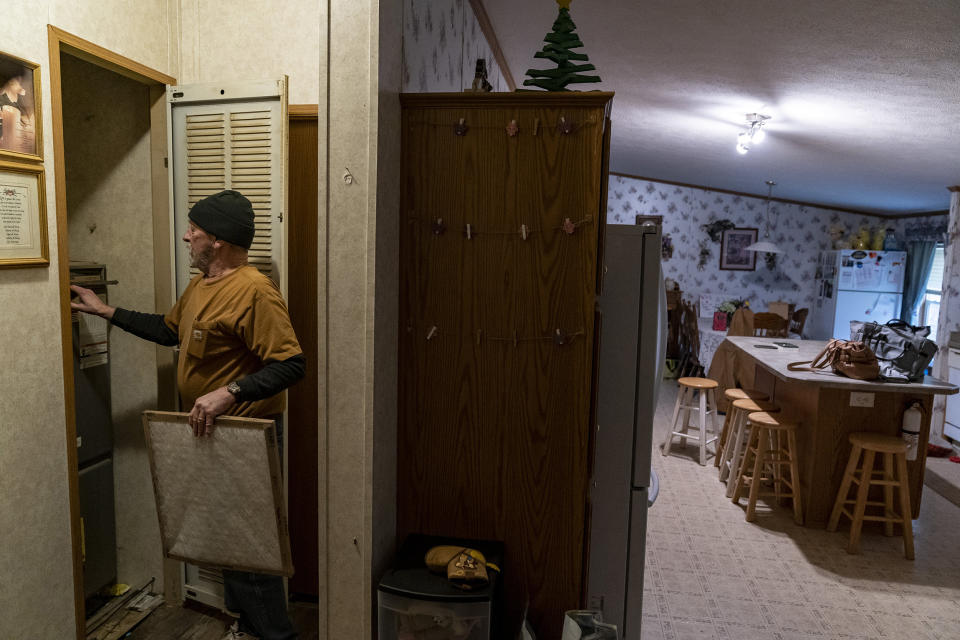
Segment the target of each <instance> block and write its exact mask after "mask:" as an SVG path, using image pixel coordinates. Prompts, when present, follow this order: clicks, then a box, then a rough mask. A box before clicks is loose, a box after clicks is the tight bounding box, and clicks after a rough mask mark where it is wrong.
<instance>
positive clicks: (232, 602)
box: [223, 416, 297, 640]
mask: <svg viewBox="0 0 960 640" xmlns="http://www.w3.org/2000/svg"><path fill="white" fill-rule="evenodd" d="M271 418H272V419H273V421H274V422H275V423H276V425H277V447H278V449H279V451H280V458H281V460H282V459H283V419H282V416H271ZM223 591H224V604H226V606H227V609H228V610H229V611H232V612H233V613H236V614H239V615H240V631H243V632H244V633H250V634H253V635H256V636H259V637H260V638H262V639H263V640H292V639H293V638H296V637H297V632H296V631H295V630H294V628H293V623H291V622H290V617H289V616H288V615H287V597H286V594H285V593H284V591H283V578H281V577H280V576H268V575H265V574H260V573H250V572H249V571H228V570H224V572H223Z"/></svg>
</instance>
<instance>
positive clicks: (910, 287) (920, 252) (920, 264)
mask: <svg viewBox="0 0 960 640" xmlns="http://www.w3.org/2000/svg"><path fill="white" fill-rule="evenodd" d="M936 249H937V243H936V241H934V240H911V241H910V242H907V270H906V272H905V273H904V276H903V303H902V305H901V307H900V318H901V319H903V320H906V321H907V322H910V319H911V318H913V312H914V311H915V310H916V309H917V306H918V305H919V304H920V300H921V299H922V298H923V295H924V293H926V290H927V280H928V279H929V278H930V270H931V269H932V268H933V254H934V251H936Z"/></svg>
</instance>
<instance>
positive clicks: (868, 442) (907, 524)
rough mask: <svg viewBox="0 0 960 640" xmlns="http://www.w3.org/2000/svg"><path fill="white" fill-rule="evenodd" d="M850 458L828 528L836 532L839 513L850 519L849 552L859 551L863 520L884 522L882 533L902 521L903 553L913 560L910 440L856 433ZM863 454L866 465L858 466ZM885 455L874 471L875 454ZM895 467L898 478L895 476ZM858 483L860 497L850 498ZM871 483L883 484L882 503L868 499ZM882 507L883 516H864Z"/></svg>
mask: <svg viewBox="0 0 960 640" xmlns="http://www.w3.org/2000/svg"><path fill="white" fill-rule="evenodd" d="M850 444H851V445H853V449H852V450H851V451H850V460H849V461H848V462H847V469H846V471H844V472H843V481H842V482H841V483H840V490H839V491H838V492H837V500H836V502H834V504H833V512H832V513H831V514H830V522H828V523H827V531H836V530H837V525H838V524H839V523H840V515H841V514H842V515H845V516H847V517H848V518H850V522H851V524H850V542H849V544H848V545H847V553H859V552H860V529H861V528H862V527H863V521H864V520H872V521H875V522H882V523H883V533H884V535H887V536H892V535H893V524H894V523H895V522H898V523H900V525H901V526H902V527H903V555H904V556H906V558H907V560H913V522H912V520H911V511H910V487H909V485H908V483H909V480H908V477H907V443H906V442H904V441H903V440H902V439H900V438H895V437H893V436H884V435H880V434H878V433H865V432H857V433H851V434H850ZM861 453H863V464H862V465H860V466H859V467H858V466H857V464H858V463H859V462H860V454H861ZM878 453H882V454H883V470H882V471H879V470H878V471H874V469H873V463H874V459H875V457H876V454H878ZM894 467H896V478H894ZM852 483H856V484H857V487H858V488H857V497H856V499H855V500H847V494H848V492H849V491H850V485H851V484H852ZM871 485H878V486H882V487H883V502H880V501H878V500H877V501H872V500H868V499H867V494H868V493H869V492H870V487H871ZM894 487H896V488H897V490H898V491H899V492H900V513H897V512H895V511H894V510H893V490H894ZM849 504H852V505H853V512H850V511H848V510H847V509H846V505H849ZM868 506H869V507H883V515H880V516H877V515H869V516H868V515H864V513H865V511H866V508H867V507H868Z"/></svg>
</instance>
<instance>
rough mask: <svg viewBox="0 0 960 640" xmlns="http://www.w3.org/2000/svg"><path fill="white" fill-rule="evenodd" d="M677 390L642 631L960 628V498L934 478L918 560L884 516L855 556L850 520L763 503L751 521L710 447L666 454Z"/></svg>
mask: <svg viewBox="0 0 960 640" xmlns="http://www.w3.org/2000/svg"><path fill="white" fill-rule="evenodd" d="M676 389H677V387H676V383H675V382H673V381H669V380H668V381H664V383H663V385H662V386H661V391H660V401H659V406H658V407H657V418H656V421H655V426H654V454H653V466H654V469H655V470H656V471H657V473H658V474H659V476H660V495H659V498H658V499H657V502H656V504H655V505H654V506H653V507H651V509H650V513H649V520H648V526H647V553H646V570H645V580H644V593H643V627H642V631H641V637H642V639H643V640H685V639H687V638H698V639H699V638H717V639H723V640H728V639H729V640H734V639H736V640H751V639H757V640H801V639H803V640H808V639H809V640H813V639H818V640H828V639H834V638H836V639H840V638H842V639H868V638H869V639H871V640H872V639H875V638H893V639H897V640H901V639H902V640H924V639H931V640H932V639H938V640H947V639H958V638H960V507H958V506H956V505H954V504H953V503H951V502H949V501H947V500H946V499H944V498H943V497H941V496H940V495H939V494H938V493H936V492H935V491H932V490H930V489H929V487H927V488H925V490H924V493H923V502H922V504H921V511H920V517H919V518H918V519H917V520H915V521H914V523H913V530H914V537H915V542H914V543H915V551H916V560H914V561H912V562H911V561H909V560H905V559H904V557H903V547H902V538H900V537H899V535H896V536H895V537H892V538H887V537H884V536H883V535H882V531H881V527H880V526H879V525H877V524H873V525H872V526H871V524H870V523H868V524H865V525H864V530H863V537H862V539H861V545H860V547H861V551H862V554H861V555H849V554H847V553H846V551H845V547H846V542H847V536H848V532H849V527H848V526H847V525H848V524H849V521H847V520H845V519H841V525H840V529H839V530H838V531H837V532H836V533H829V532H827V531H825V530H824V529H819V528H806V527H799V526H796V525H795V524H794V523H793V520H792V517H791V512H790V510H789V509H787V508H782V507H776V506H767V505H764V506H763V507H761V506H760V505H758V507H757V511H758V513H757V520H756V522H754V523H748V522H745V521H744V507H742V506H741V507H738V506H736V505H734V504H733V503H732V502H731V501H730V500H729V499H727V498H726V497H725V495H724V490H725V486H724V485H723V484H721V483H720V482H719V480H718V479H717V469H716V467H714V466H713V464H712V457H711V458H709V459H708V461H707V466H706V467H701V466H700V465H699V464H698V463H697V459H698V458H697V457H696V455H697V454H696V449H695V448H694V447H693V445H690V446H688V447H686V448H683V447H681V446H679V445H678V444H677V443H678V442H679V439H675V440H674V445H673V449H672V451H671V454H670V456H668V457H664V456H662V455H660V447H661V444H662V443H663V440H664V437H665V436H666V433H667V428H668V423H669V421H670V418H671V416H672V410H673V405H674V402H675V401H676V393H677V392H676ZM742 502H743V503H744V504H745V503H746V499H743V500H742ZM897 533H899V531H897Z"/></svg>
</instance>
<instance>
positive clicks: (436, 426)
mask: <svg viewBox="0 0 960 640" xmlns="http://www.w3.org/2000/svg"><path fill="white" fill-rule="evenodd" d="M612 95H613V94H610V93H600V92H590V93H556V94H547V93H513V94H407V95H403V96H402V97H401V102H402V105H403V125H402V126H403V163H404V170H403V200H402V205H401V215H402V220H401V234H402V237H401V241H400V242H401V255H400V269H401V274H400V279H401V292H400V347H399V348H400V354H399V356H400V364H399V367H400V371H399V378H400V389H399V394H400V395H399V432H398V498H397V501H398V513H397V524H398V534H399V536H400V538H401V539H402V538H403V537H405V536H406V535H407V534H409V533H424V534H429V535H443V536H456V537H462V538H480V539H491V540H501V541H503V542H504V543H505V545H506V560H505V566H504V567H503V569H504V573H503V581H504V585H505V604H506V616H505V618H506V621H507V624H508V625H509V628H510V629H513V628H515V625H516V624H517V623H518V621H519V617H520V615H521V613H522V610H523V606H524V603H525V602H527V601H529V603H530V613H529V615H530V618H531V620H532V622H533V623H534V626H535V627H536V628H537V630H538V633H539V634H540V636H541V637H544V638H555V637H559V636H560V626H561V623H562V615H563V612H564V610H567V609H573V608H577V607H579V606H581V604H583V603H582V602H581V600H582V598H583V591H584V573H585V566H586V565H585V549H586V548H587V545H586V543H587V541H586V540H585V535H584V531H585V524H586V523H587V521H588V518H589V505H588V500H587V496H588V491H587V489H588V481H589V463H588V460H589V451H590V440H591V428H590V425H591V410H592V407H591V393H592V389H591V387H592V370H593V366H594V349H595V346H594V330H595V327H594V324H595V321H594V299H595V295H596V286H597V276H598V270H597V264H598V252H599V243H598V239H599V238H602V228H603V224H604V220H605V217H606V173H607V165H606V162H607V156H608V146H609V110H610V101H611V98H612ZM502 637H506V636H502Z"/></svg>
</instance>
